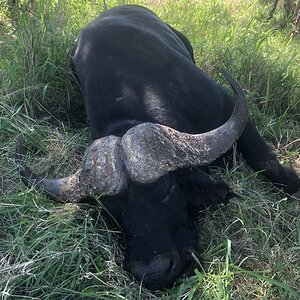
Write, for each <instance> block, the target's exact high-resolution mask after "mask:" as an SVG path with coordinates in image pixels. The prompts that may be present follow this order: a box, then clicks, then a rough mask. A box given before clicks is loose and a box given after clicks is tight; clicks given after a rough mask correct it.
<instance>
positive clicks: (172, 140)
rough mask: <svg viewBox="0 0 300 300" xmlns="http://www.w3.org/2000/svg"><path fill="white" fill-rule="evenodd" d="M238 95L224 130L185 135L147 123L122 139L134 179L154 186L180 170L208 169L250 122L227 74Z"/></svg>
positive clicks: (241, 96)
mask: <svg viewBox="0 0 300 300" xmlns="http://www.w3.org/2000/svg"><path fill="white" fill-rule="evenodd" d="M223 75H224V76H225V78H226V79H227V81H228V82H229V83H230V85H231V87H232V89H233V91H234V93H235V95H236V103H235V107H234V110H233V113H232V115H231V117H230V118H229V119H228V121H227V122H225V123H224V124H223V125H221V126H220V127H218V128H216V129H213V130H211V131H208V132H205V133H201V134H188V133H182V132H179V131H177V130H175V129H172V128H170V127H167V126H164V125H159V124H152V123H143V124H140V125H137V126H135V127H133V128H131V129H130V130H128V132H127V133H126V134H125V135H124V136H123V137H122V148H123V150H124V152H125V155H126V157H127V158H128V160H127V161H126V167H127V170H128V173H129V176H130V178H132V179H133V180H135V181H137V182H141V183H150V182H154V181H155V180H157V179H158V178H159V177H161V176H162V175H164V174H166V173H168V172H170V171H174V170H176V169H178V168H183V167H191V166H204V165H208V164H210V163H211V162H213V161H214V160H216V159H217V158H218V157H220V156H221V155H222V154H224V153H225V152H227V151H228V150H229V149H230V148H231V147H232V145H233V144H234V143H235V142H236V141H237V139H238V138H239V137H240V135H241V133H242V132H243V130H244V128H245V126H246V123H247V121H248V108H247V102H246V98H245V95H244V93H243V90H242V88H241V87H240V85H239V84H238V83H237V82H236V81H235V80H234V79H233V78H232V76H231V75H230V74H229V73H227V72H226V71H223Z"/></svg>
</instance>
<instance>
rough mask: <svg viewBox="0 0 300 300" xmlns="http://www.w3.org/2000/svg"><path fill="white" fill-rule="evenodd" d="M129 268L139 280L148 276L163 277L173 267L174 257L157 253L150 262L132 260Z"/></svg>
mask: <svg viewBox="0 0 300 300" xmlns="http://www.w3.org/2000/svg"><path fill="white" fill-rule="evenodd" d="M128 268H129V270H130V272H131V273H132V274H133V275H134V277H135V278H136V279H137V280H144V279H145V278H147V277H156V278H160V277H162V278H163V277H164V276H165V275H166V274H167V273H168V272H169V270H171V268H172V259H171V258H169V257H167V256H163V255H157V256H155V257H154V258H153V259H152V260H151V261H150V262H148V263H144V262H141V261H137V262H132V263H130V264H129V265H128Z"/></svg>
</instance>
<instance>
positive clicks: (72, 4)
mask: <svg viewBox="0 0 300 300" xmlns="http://www.w3.org/2000/svg"><path fill="white" fill-rule="evenodd" d="M8 2H9V1H3V0H0V153H1V156H0V165H1V168H0V299H189V300H191V299H213V300H215V299H224V300H225V299H268V300H270V299H299V298H300V296H299V295H300V218H299V216H300V202H299V200H300V199H299V193H298V195H295V196H294V197H291V198H287V197H286V195H284V194H283V193H281V192H280V191H277V190H274V188H273V186H272V185H271V184H270V183H269V182H265V180H264V178H262V177H260V175H259V174H257V173H254V172H253V171H252V170H250V169H249V168H248V167H247V166H246V164H245V163H244V162H243V161H239V162H236V163H235V166H234V168H233V169H230V170H215V173H216V176H221V177H223V178H224V179H225V180H227V181H228V182H229V183H230V185H231V186H232V188H233V189H234V191H235V192H236V193H237V194H238V195H239V197H238V198H235V199H233V200H232V201H231V203H230V204H229V205H228V206H227V207H224V206H220V207H218V208H217V209H214V210H212V209H208V210H207V211H206V212H205V213H204V214H203V215H202V216H201V218H199V237H200V241H199V245H200V247H201V249H202V252H203V260H204V265H203V268H202V269H199V270H195V275H194V276H192V277H190V278H188V279H179V280H178V281H177V283H176V284H175V285H174V287H173V288H169V289H165V290H162V291H152V292H151V291H148V290H147V289H145V288H143V287H141V286H140V285H139V283H137V282H136V281H134V279H133V278H132V277H131V276H130V274H127V273H126V272H125V271H124V270H123V268H122V265H121V263H122V259H123V256H122V255H123V249H122V246H120V244H119V243H118V241H119V240H120V239H121V234H120V232H119V229H118V228H116V227H114V226H112V224H111V222H110V221H109V220H108V219H103V218H100V217H99V211H101V210H102V209H103V208H101V201H99V207H98V209H97V210H95V208H93V207H89V206H87V205H86V206H83V205H82V206H80V207H79V206H77V205H71V204H66V205H58V204H56V203H52V202H50V201H49V200H48V199H46V198H45V197H44V196H42V195H40V194H39V193H37V192H36V191H35V190H34V189H31V190H28V189H26V188H25V187H24V186H23V185H22V183H21V182H20V179H19V176H18V172H17V166H16V165H15V163H14V159H13V157H14V149H15V144H16V139H17V136H18V135H19V134H23V135H24V137H25V139H26V153H27V154H26V161H28V163H29V164H30V166H31V167H33V169H34V170H36V171H37V172H39V173H41V174H48V175H49V176H64V175H67V174H70V173H71V172H73V171H74V170H75V169H76V167H77V166H78V164H79V162H80V157H81V156H82V154H83V152H84V149H85V148H86V146H87V145H88V144H89V143H90V141H91V138H90V133H89V129H88V127H87V126H88V125H87V123H86V120H85V115H84V109H83V105H82V99H81V95H80V93H79V90H78V88H77V87H76V86H74V84H73V83H72V76H71V72H70V67H69V62H70V52H71V49H72V45H73V42H74V40H75V38H76V36H77V35H78V33H79V31H80V29H81V28H82V27H83V26H85V25H86V24H87V23H88V22H89V21H90V20H92V19H93V18H94V17H95V16H97V15H98V14H99V13H100V12H101V11H103V10H104V9H105V7H104V3H103V2H102V1H95V0H80V1H79V0H68V1H67V0H39V1H35V7H34V8H33V9H31V8H30V6H29V4H28V3H29V2H28V1H22V0H19V1H18V2H17V4H16V5H15V6H14V7H11V6H9V5H8ZM11 2H12V1H11ZM272 2H273V1H271V0H270V1H268V0H243V1H242V0H231V1H230V0H228V1H225V0H223V1H222V0H206V1H200V0H190V1H187V0H148V1H147V0H136V1H117V0H111V1H110V0H107V1H106V5H107V6H108V7H113V6H116V5H120V4H126V3H130V4H141V5H145V6H147V7H149V8H150V9H152V10H153V11H154V12H156V13H157V14H158V15H159V16H160V17H161V18H162V19H163V20H165V21H166V22H168V23H169V24H171V25H172V26H174V27H175V28H176V29H178V30H180V31H182V32H183V33H184V34H186V36H187V37H188V38H189V39H190V41H191V42H192V44H193V47H194V50H195V56H196V60H197V64H198V65H199V67H201V68H202V69H203V70H205V71H206V72H207V73H208V74H210V75H211V76H212V77H213V78H215V79H216V80H218V81H220V82H221V83H222V84H224V85H225V82H224V81H223V79H222V77H221V76H220V75H219V74H218V72H217V68H216V67H224V68H225V69H227V70H228V71H229V72H231V73H232V74H233V76H234V77H235V78H236V79H237V80H238V81H239V82H240V83H241V84H242V86H243V88H244V89H245V91H246V93H247V98H248V103H249V107H250V110H251V113H252V117H253V118H254V120H255V121H256V124H257V126H258V128H259V131H260V132H261V134H262V135H263V136H264V137H265V138H266V139H267V141H268V142H269V143H270V144H271V145H272V147H273V149H274V151H275V152H276V153H277V155H278V156H279V159H280V160H281V162H283V163H287V164H292V165H293V166H294V167H295V168H298V169H299V168H300V124H299V121H300V51H299V47H300V36H299V35H298V36H297V35H296V36H295V37H294V38H291V37H290V33H291V31H292V30H293V29H292V25H291V19H289V18H287V17H286V16H285V14H284V13H283V10H281V9H280V8H278V9H277V11H276V12H275V15H274V17H273V18H272V19H271V20H267V18H268V13H269V10H270V7H271V4H272ZM294 2H296V1H294ZM253 147H255V145H253Z"/></svg>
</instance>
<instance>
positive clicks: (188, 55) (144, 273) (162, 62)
mask: <svg viewBox="0 0 300 300" xmlns="http://www.w3.org/2000/svg"><path fill="white" fill-rule="evenodd" d="M73 67H74V72H75V74H76V76H77V77H78V80H79V82H80V86H81V90H82V94H83V96H84V101H85V106H86V112H87V116H88V120H89V123H90V126H91V130H92V137H93V139H98V138H100V137H103V136H107V135H117V136H122V135H123V134H124V133H126V131H127V130H128V129H129V128H131V127H132V126H135V125H137V124H140V123H144V122H153V123H159V124H164V125H167V126H169V127H172V128H175V129H177V130H179V131H182V132H188V133H203V132H206V131H208V130H211V129H214V128H216V127H218V126H220V125H222V124H223V123H224V122H225V121H226V120H227V119H228V117H229V116H230V114H231V113H232V109H233V99H232V97H231V96H229V95H228V94H227V93H226V92H225V91H224V89H223V88H222V87H221V86H220V85H219V84H217V83H216V82H215V81H213V80H212V79H210V78H209V77H208V76H207V75H206V74H204V73H203V72H202V71H201V70H199V68H197V67H196V66H195V64H194V58H193V50H192V46H191V45H190V43H189V41H188V39H187V38H186V37H185V36H184V35H183V34H182V33H179V32H178V31H176V30H175V29H173V28H172V27H171V26H169V25H167V24H166V23H164V22H163V21H162V20H161V19H159V18H158V17H157V16H156V15H155V14H154V13H152V12H151V11H149V10H148V9H146V8H143V7H139V6H122V7H117V8H113V9H110V10H108V11H105V12H104V13H102V14H100V16H99V17H97V18H96V19H95V20H94V21H92V22H91V23H90V24H88V25H87V26H86V27H85V28H84V29H83V30H82V31H81V33H80V35H79V37H78V40H77V42H76V45H75V47H74V51H73ZM238 150H239V151H240V152H241V153H242V155H243V156H244V158H245V159H246V160H247V162H248V164H249V165H250V166H251V167H252V168H253V169H254V170H257V171H258V170H264V171H263V174H264V175H265V176H266V177H268V178H269V179H270V180H271V181H272V182H273V183H274V184H275V185H277V186H279V187H282V188H283V189H284V190H285V191H286V192H288V193H294V192H296V191H297V190H298V188H299V186H300V181H299V178H298V177H297V175H296V174H295V173H294V172H293V170H292V169H289V168H287V167H283V166H281V165H280V164H279V162H278V161H277V159H276V157H275V155H274V153H273V152H272V151H271V149H270V148H269V147H268V146H267V144H266V143H265V142H264V140H263V139H262V137H261V136H260V135H259V134H258V132H257V130H256V128H255V126H254V125H253V123H252V121H251V120H250V121H249V122H248V125H247V126H246V128H245V130H244V132H243V134H242V136H241V137H240V139H239V140H238ZM228 196H229V188H228V186H227V185H226V183H224V182H223V181H220V180H215V179H213V178H211V177H210V176H209V175H208V174H207V173H206V172H204V171H203V170H201V169H200V168H194V169H187V170H178V171H175V172H173V173H171V174H168V175H165V176H163V177H162V178H160V179H159V180H158V181H157V182H155V183H152V184H147V185H142V184H138V183H135V182H130V183H129V185H128V188H127V190H126V191H124V192H122V194H119V195H117V196H113V197H112V196H111V197H108V196H106V197H103V198H102V199H103V203H104V205H105V206H106V207H107V208H108V210H109V211H110V213H111V214H112V215H113V216H114V217H115V219H116V220H117V221H118V222H119V224H120V225H121V227H122V228H123V230H124V232H125V238H126V243H127V250H126V262H125V266H126V267H127V269H128V270H129V271H130V272H131V273H132V274H133V275H134V276H135V277H136V278H137V279H138V280H141V281H142V282H143V284H144V285H146V286H147V287H149V288H160V287H163V286H166V285H168V284H170V283H172V282H173V281H174V280H175V279H176V278H177V277H178V276H179V275H180V274H183V273H186V271H187V270H189V269H190V268H191V266H192V261H193V259H192V258H191V252H195V251H196V249H197V235H196V231H195V227H194V226H193V213H192V212H195V210H199V209H201V208H204V207H206V206H207V205H211V204H214V203H220V202H224V201H226V199H227V198H228Z"/></svg>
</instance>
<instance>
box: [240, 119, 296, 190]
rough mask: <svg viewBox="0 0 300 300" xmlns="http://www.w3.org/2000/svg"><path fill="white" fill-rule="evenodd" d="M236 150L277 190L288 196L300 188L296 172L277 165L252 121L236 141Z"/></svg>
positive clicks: (275, 159) (273, 154) (271, 152)
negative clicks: (281, 190)
mask: <svg viewBox="0 0 300 300" xmlns="http://www.w3.org/2000/svg"><path fill="white" fill-rule="evenodd" d="M238 150H239V152H241V154H242V155H243V157H244V158H245V159H246V161H247V163H248V164H249V166H250V167H251V168H252V169H254V170H255V171H262V174H263V175H264V176H265V177H267V178H269V179H270V180H271V181H272V183H273V184H274V185H275V186H277V187H278V188H282V189H283V190H284V191H285V192H286V193H288V194H294V193H295V192H297V190H298V189H299V187H300V179H299V177H298V176H297V174H296V172H295V171H294V170H293V169H292V168H290V167H287V166H283V165H281V164H280V163H279V161H278V160H277V158H276V155H275V153H274V152H273V151H272V150H271V148H270V147H269V146H268V145H267V143H266V142H265V141H264V140H263V138H262V137H261V136H260V134H259V133H258V131H257V129H256V127H255V125H254V123H253V121H251V120H250V121H249V122H248V124H247V126H246V128H245V130H244V132H243V134H242V135H241V137H240V139H239V140H238Z"/></svg>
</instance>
